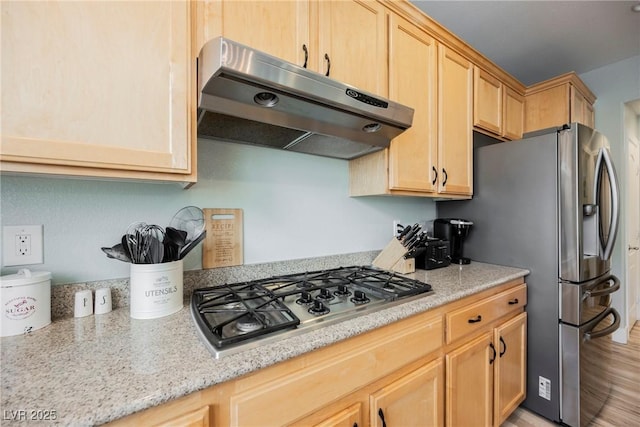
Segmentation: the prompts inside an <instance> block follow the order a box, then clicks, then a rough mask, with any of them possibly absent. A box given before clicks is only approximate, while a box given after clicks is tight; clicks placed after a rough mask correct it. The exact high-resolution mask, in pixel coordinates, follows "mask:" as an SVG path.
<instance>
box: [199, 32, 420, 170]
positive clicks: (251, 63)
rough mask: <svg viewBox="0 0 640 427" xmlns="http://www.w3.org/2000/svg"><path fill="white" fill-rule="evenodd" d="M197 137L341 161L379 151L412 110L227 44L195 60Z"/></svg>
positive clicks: (211, 45) (211, 46) (221, 41)
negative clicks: (196, 65)
mask: <svg viewBox="0 0 640 427" xmlns="http://www.w3.org/2000/svg"><path fill="white" fill-rule="evenodd" d="M198 88H199V94H198V136H199V137H201V138H211V139H217V140H222V141H230V142H239V143H244V144H253V145H260V146H265V147H271V148H280V149H284V150H290V151H297V152H302V153H308V154H315V155H320V156H326V157H335V158H340V159H354V158H356V157H360V156H363V155H365V154H368V153H371V152H374V151H378V150H381V149H383V148H385V147H388V146H389V143H390V142H391V140H392V139H393V138H395V137H396V136H397V135H399V134H400V133H402V132H403V131H405V130H406V129H407V128H409V127H410V126H411V121H412V119H413V109H411V108H409V107H406V106H404V105H401V104H398V103H395V102H392V101H389V100H388V99H384V98H381V97H379V96H376V95H373V94H370V93H367V92H364V91H362V90H359V89H357V88H354V87H352V86H348V85H346V84H343V83H340V82H337V81H335V80H333V79H330V78H328V77H325V76H324V75H322V74H319V73H316V72H313V71H310V70H308V69H306V68H303V67H299V66H297V65H294V64H291V63H288V62H285V61H282V60H280V59H277V58H274V57H273V56H270V55H267V54H265V53H262V52H259V51H256V50H254V49H251V48H250V47H247V46H244V45H241V44H239V43H236V42H233V41H231V40H228V39H225V38H222V37H218V38H215V39H213V40H211V41H209V42H207V43H206V44H205V45H204V47H203V48H202V50H201V51H200V56H199V58H198Z"/></svg>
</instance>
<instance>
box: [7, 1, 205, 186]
mask: <svg viewBox="0 0 640 427" xmlns="http://www.w3.org/2000/svg"><path fill="white" fill-rule="evenodd" d="M0 7H1V11H2V30H1V31H2V41H3V42H2V147H1V151H0V156H1V161H2V171H3V172H17V173H19V172H25V173H37V174H41V173H43V174H56V175H75V176H91V177H105V178H136V179H145V180H146V179H152V180H165V181H181V182H193V181H195V178H196V173H195V155H196V154H195V141H194V140H195V138H192V136H193V134H194V131H195V129H194V127H195V120H192V118H193V114H195V112H194V111H193V110H194V109H195V100H194V95H195V81H194V79H193V78H192V76H193V75H194V66H195V59H194V58H195V57H194V56H193V52H192V45H191V2H189V1H172V2H66V1H48V2H2V3H1V5H0Z"/></svg>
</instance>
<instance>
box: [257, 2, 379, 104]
mask: <svg viewBox="0 0 640 427" xmlns="http://www.w3.org/2000/svg"><path fill="white" fill-rule="evenodd" d="M269 3H272V2H269ZM317 6H318V21H317V22H318V24H317V27H318V31H317V34H318V51H317V52H316V54H317V58H318V59H317V63H318V65H317V69H318V70H317V71H319V72H321V73H323V74H325V73H326V72H327V69H328V68H329V66H330V69H329V77H331V78H334V79H336V80H339V81H341V82H344V83H347V84H350V85H353V86H355V87H357V88H359V89H363V90H366V91H369V92H372V93H374V94H377V95H381V96H387V86H388V85H387V44H386V25H385V9H384V7H383V6H382V4H380V3H378V2H376V1H372V0H344V1H319V2H317ZM312 28H313V26H312ZM325 55H327V57H328V59H327V58H325Z"/></svg>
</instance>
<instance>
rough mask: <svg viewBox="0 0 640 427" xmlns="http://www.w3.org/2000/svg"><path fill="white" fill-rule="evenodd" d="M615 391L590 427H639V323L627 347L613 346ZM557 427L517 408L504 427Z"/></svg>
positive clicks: (633, 330) (625, 345)
mask: <svg viewBox="0 0 640 427" xmlns="http://www.w3.org/2000/svg"><path fill="white" fill-rule="evenodd" d="M613 346H614V348H613V360H614V361H615V362H616V363H615V365H614V366H613V369H612V371H611V372H612V373H611V375H612V378H611V381H612V382H613V389H612V391H611V396H610V397H609V400H608V401H607V403H606V404H605V406H604V407H603V408H602V411H600V414H598V417H597V418H596V419H595V420H593V422H592V423H591V424H590V427H621V426H640V322H636V324H635V326H634V328H633V329H632V330H631V336H630V337H629V342H628V343H627V344H624V345H623V344H617V343H614V344H613ZM554 425H555V424H554V423H552V422H550V421H548V420H546V419H545V418H542V417H539V416H538V415H536V414H534V413H532V412H529V411H527V410H525V409H522V408H518V409H517V410H516V411H515V412H514V413H513V414H512V415H511V416H510V417H509V418H508V419H507V420H506V421H505V422H504V423H503V424H502V426H501V427H516V426H517V427H548V426H554Z"/></svg>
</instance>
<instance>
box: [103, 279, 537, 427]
mask: <svg viewBox="0 0 640 427" xmlns="http://www.w3.org/2000/svg"><path fill="white" fill-rule="evenodd" d="M525 305H526V285H525V284H524V281H523V279H521V278H520V279H515V280H512V281H510V282H506V283H503V284H501V285H498V286H496V287H493V288H491V289H487V290H485V291H482V292H479V293H477V294H475V295H472V296H469V297H465V298H463V299H460V300H457V301H455V302H452V303H449V304H447V305H444V306H440V307H437V308H434V309H432V310H429V311H427V312H424V313H421V314H417V315H415V316H411V317H408V318H406V319H403V320H399V321H397V322H394V323H392V324H390V325H387V326H384V327H381V328H378V329H375V330H373V331H370V332H367V333H364V334H361V335H358V336H356V337H353V338H350V339H347V340H344V341H342V342H338V343H335V344H333V345H331V346H328V347H324V348H322V349H319V350H316V351H313V352H311V353H308V354H304V355H302V356H299V357H296V358H293V359H289V360H287V361H284V362H281V363H278V364H276V365H273V366H271V367H268V368H265V369H261V370H259V371H256V372H254V373H251V374H249V375H246V376H243V377H240V378H237V379H234V380H232V381H228V382H225V383H222V384H219V385H216V386H212V387H209V388H208V389H205V390H202V391H199V392H195V393H193V394H191V395H189V396H185V397H183V398H181V399H177V400H175V401H172V402H168V403H166V404H164V405H161V406H158V407H156V408H151V409H148V410H145V411H142V412H140V413H137V414H133V415H130V416H128V417H125V418H123V419H121V420H117V421H116V422H114V423H112V426H123V425H130V426H137V425H172V426H196V425H197V426H201V425H202V426H204V425H210V426H242V427H250V426H260V427H264V426H284V425H286V426H291V427H293V426H298V427H300V426H305V427H308V426H323V427H329V426H332V427H334V426H341V427H342V426H344V427H355V426H358V427H360V426H374V427H384V426H385V425H386V426H388V427H394V426H402V427H405V426H420V427H424V426H442V425H445V423H446V425H448V426H465V425H473V426H491V425H496V426H497V425H499V424H500V422H502V421H501V420H503V419H504V418H506V417H508V415H509V414H510V413H511V412H512V411H513V410H514V409H515V408H516V407H517V406H518V404H519V403H520V402H521V401H522V400H523V399H524V393H525V388H524V378H525V376H524V372H525V369H526V363H525V362H526V360H525V357H526V356H525V354H526V313H524V306H525ZM478 316H479V317H480V318H481V320H480V321H477V320H476V319H477V318H478ZM469 320H473V322H469ZM205 408H206V409H205Z"/></svg>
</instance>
